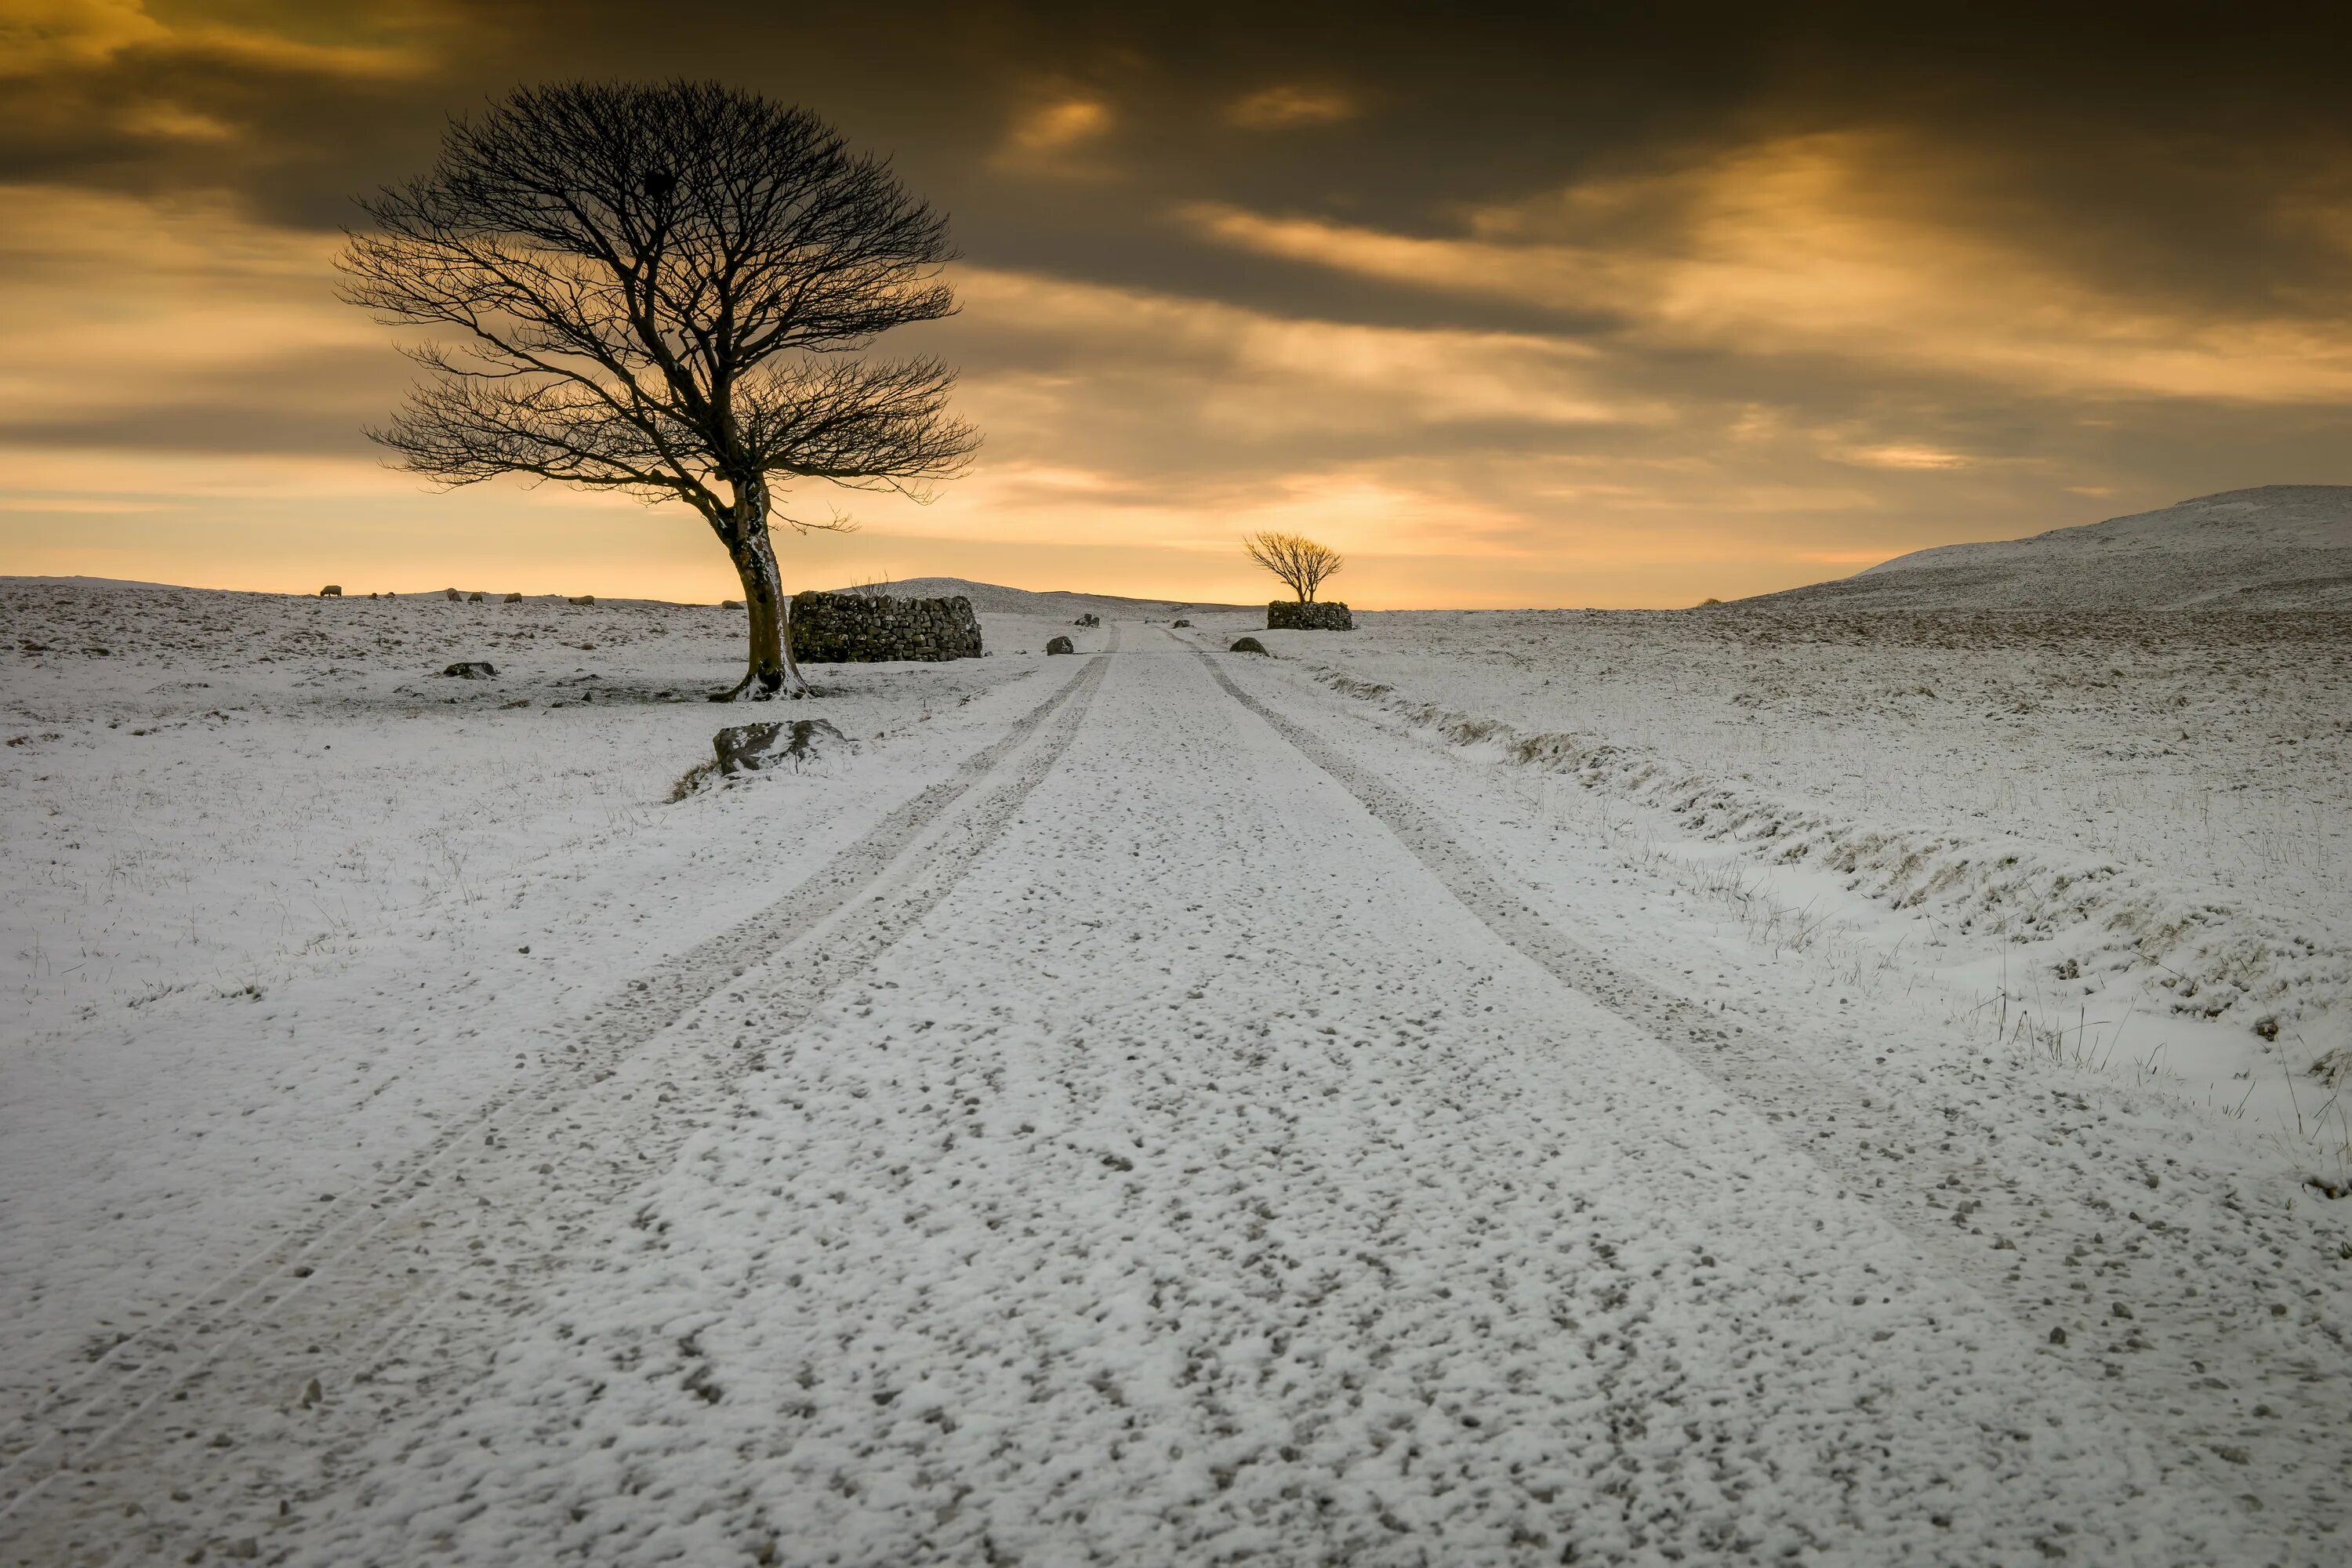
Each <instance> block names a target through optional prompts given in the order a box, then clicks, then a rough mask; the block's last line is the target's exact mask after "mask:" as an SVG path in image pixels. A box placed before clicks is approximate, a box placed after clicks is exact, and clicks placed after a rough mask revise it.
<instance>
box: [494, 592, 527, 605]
mask: <svg viewBox="0 0 2352 1568" xmlns="http://www.w3.org/2000/svg"><path fill="white" fill-rule="evenodd" d="M499 603H500V604H506V605H520V604H521V603H522V595H520V594H509V595H507V596H506V597H505V598H504V599H502V600H500V601H499Z"/></svg>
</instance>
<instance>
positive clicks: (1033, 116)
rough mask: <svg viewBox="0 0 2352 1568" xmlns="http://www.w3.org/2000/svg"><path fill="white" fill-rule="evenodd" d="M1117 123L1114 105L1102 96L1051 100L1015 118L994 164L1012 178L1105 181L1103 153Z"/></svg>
mask: <svg viewBox="0 0 2352 1568" xmlns="http://www.w3.org/2000/svg"><path fill="white" fill-rule="evenodd" d="M1116 122H1117V120H1116V117H1115V116H1114V115H1113V114H1112V112H1111V108H1110V105H1109V104H1108V103H1106V102H1104V101H1103V100H1101V99H1099V98H1097V97H1093V96H1090V95H1086V94H1062V95H1056V96H1054V97H1050V98H1046V99H1044V100H1041V101H1038V102H1034V103H1032V104H1030V105H1028V106H1027V107H1025V108H1024V109H1022V110H1020V111H1019V112H1018V113H1016V114H1015V115H1014V116H1013V121H1012V123H1011V124H1010V125H1009V126H1007V127H1006V129H1005V132H1004V140H1003V142H1002V143H1001V144H1000V145H999V146H998V148H997V150H996V153H995V155H994V156H993V157H992V158H991V159H990V163H991V164H992V166H993V167H995V168H997V169H1000V170H1003V171H1004V172H1006V173H1010V174H1044V175H1050V176H1057V177H1061V178H1072V177H1078V178H1099V177H1101V176H1102V175H1104V174H1108V173H1109V169H1108V165H1107V164H1106V163H1104V162H1103V161H1102V159H1101V157H1100V149H1101V144H1102V142H1104V140H1105V139H1106V138H1107V137H1108V136H1109V134H1110V132H1111V128H1112V127H1113V125H1114V124H1115V123H1116Z"/></svg>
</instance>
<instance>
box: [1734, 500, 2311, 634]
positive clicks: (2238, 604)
mask: <svg viewBox="0 0 2352 1568" xmlns="http://www.w3.org/2000/svg"><path fill="white" fill-rule="evenodd" d="M1748 602H1749V603H1757V604H1774V605H1821V606H1822V607H1833V608H1836V609H1842V610H1863V609H1870V610H1946V611H1949V610H2045V611H2053V612H2060V611H2070V610H2072V611H2084V610H2093V611H2132V612H2147V611H2151V610H2174V609H2214V608H2223V609H2232V610H2315V609H2334V610H2343V609H2352V485H2263V486H2260V487H2257V488H2256V489H2243V490H2225V491H2223V492H2221V494H2219V495H2210V496H2200V497H2198V498H2197V499H2195V500H2185V501H2182V502H2180V503H2179V504H2178V505H2175V506H2168V507H2165V508H2162V509H2161V510H2157V511H2145V512H2138V513H2135V514H2134V515H2132V516H2129V517H2117V518H2110V519H2108V520H2107V521H2105V522H2100V523H2093V524H2091V525H2089V526H2087V527H2083V528H2062V529H2055V530H2053V531H2050V532H2048V533H2040V534H2036V535H2034V536H2033V537H2032V538H2031V539H2012V540H2002V541H1998V542H1991V543H1985V544H1946V545H1940V546H1937V548H1935V549H1933V550H1920V551H1915V552H1912V553H1911V554H1908V555H1902V556H1897V557H1896V558H1895V559H1894V560H1892V561H1885V562H1882V563H1879V564H1878V565H1875V566H1873V567H1870V568H1868V569H1867V570H1865V571H1863V572H1859V573H1856V574H1854V575H1853V576H1851V577H1847V578H1843V579H1842V580H1840V581H1837V582H1833V583H1821V584H1814V585H1813V586H1811V587H1806V588H1797V589H1792V590H1790V591H1789V592H1786V593H1781V594H1772V595H1764V596H1763V597H1762V598H1761V599H1759V600H1753V601H1748Z"/></svg>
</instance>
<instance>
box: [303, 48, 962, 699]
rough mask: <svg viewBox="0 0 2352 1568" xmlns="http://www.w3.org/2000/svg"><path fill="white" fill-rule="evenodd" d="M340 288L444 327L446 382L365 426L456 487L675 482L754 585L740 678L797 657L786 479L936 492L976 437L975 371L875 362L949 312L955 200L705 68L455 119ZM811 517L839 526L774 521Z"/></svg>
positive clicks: (750, 685)
mask: <svg viewBox="0 0 2352 1568" xmlns="http://www.w3.org/2000/svg"><path fill="white" fill-rule="evenodd" d="M360 205H362V207H363V208H365V209H366V211H367V213H368V215H369V216H371V217H373V219H374V220H375V226H374V227H373V229H370V230H366V231H363V232H359V233H354V234H353V235H352V236H351V243H350V245H349V247H347V248H346V249H345V251H344V253H343V256H342V258H341V267H342V269H343V273H344V277H345V286H344V295H345V298H347V299H349V300H352V302H353V303H355V304H359V305H362V306H364V307H366V308H367V309H369V310H373V311H375V312H376V313H377V315H378V316H379V317H380V318H381V319H382V320H383V321H386V322H388V323H392V324H395V325H403V326H415V327H424V328H426V329H428V330H431V331H432V332H433V333H434V335H433V337H432V338H431V339H429V340H428V341H426V342H422V343H418V344H415V345H412V346H409V347H408V348H406V349H405V350H404V352H405V353H408V355H409V357H411V358H412V359H414V360H415V361H416V362H417V363H419V364H421V365H423V366H424V367H425V369H426V370H428V371H430V372H432V373H433V379H432V380H431V381H429V382H427V383H425V384H422V385H419V386H418V387H416V388H415V390H414V391H413V392H412V393H411V394H410V395H409V398H408V401H407V403H406V404H405V405H404V406H403V407H402V408H401V409H400V410H399V412H398V413H397V414H396V415H395V416H394V419H393V421H392V423H391V424H390V425H389V426H385V427H384V428H383V429H380V430H371V431H370V432H369V434H370V435H371V436H372V437H374V438H375V439H376V440H377V441H380V442H382V443H383V445H384V446H386V447H390V448H391V449H392V450H393V451H394V452H396V453H398V454H399V455H400V458H401V459H402V460H403V462H404V464H405V466H406V467H408V468H413V469H415V471H416V472H418V473H421V474H425V475H427V476H429V477H430V478H432V479H436V480H437V481H439V482H441V483H443V484H447V485H467V484H474V483H477V482H478V481H480V480H483V479H493V478H496V477H498V476H499V475H501V474H520V475H524V476H529V477H531V478H533V479H540V480H548V479H557V480H562V481H563V482H564V483H567V484H575V485H584V486H588V487H590V488H593V489H611V490H621V491H625V492H628V493H632V494H635V495H637V496H639V497H642V498H645V499H647V500H683V501H685V502H686V503H687V504H688V505H689V506H691V507H693V508H694V509H695V510H697V511H698V512H699V513H701V514H702V517H703V520H704V521H706V522H708V523H709V525H710V529H711V531H712V532H714V533H716V534H717V535H718V536H719V542H720V543H721V544H723V545H724V546H726V549H727V553H728V557H729V559H730V560H731V561H733V562H734V563H735V570H736V574H737V575H739V576H740V578H741V579H742V583H743V601H744V605H745V607H746V611H747V614H748V616H749V619H750V632H751V651H750V658H749V659H748V661H747V668H745V670H744V673H743V679H741V680H740V682H738V683H737V684H736V686H735V688H734V689H732V690H731V691H727V692H721V693H719V694H717V695H716V697H715V698H714V700H726V699H728V698H763V697H772V696H774V695H775V694H776V693H777V692H778V691H780V690H782V689H783V688H784V686H785V684H786V682H787V681H788V680H789V681H790V683H791V687H792V691H793V695H796V696H797V695H800V694H801V693H803V692H805V691H806V690H807V683H806V682H805V681H804V680H803V679H802V678H801V674H800V668H799V666H798V665H797V664H796V663H795V662H794V661H793V655H792V637H791V624H790V617H791V613H792V610H791V601H790V600H789V599H788V598H786V597H785V595H784V593H783V589H782V580H781V576H780V574H779V573H778V571H777V567H776V555H775V549H774V546H773V543H772V541H771V539H770V537H769V523H770V520H771V517H772V516H781V515H782V514H779V513H776V511H775V493H776V491H777V489H779V488H781V487H782V486H783V485H786V484H788V483H789V482H790V481H792V480H795V479H829V480H832V481H834V482H835V483H836V484H840V485H845V486H850V487H852V488H858V489H894V490H898V491H899V492H901V493H903V494H908V495H911V496H914V497H915V498H916V499H918V500H921V499H926V491H925V489H924V487H925V485H926V484H927V482H928V481H930V480H933V479H942V478H945V477H948V476H950V475H952V474H955V473H957V472H960V471H961V469H962V468H963V466H964V465H965V463H966V461H967V459H968V458H969V457H970V455H971V451H972V449H973V448H974V447H976V446H977V445H978V444H979V438H978V437H977V435H976V434H975V433H974V432H973V430H972V429H971V426H968V425H965V424H962V423H961V422H960V421H957V420H955V419H953V418H951V417H950V416H949V415H948V412H947V399H948V393H949V391H950V388H951V387H952V386H953V385H954V382H955V373H954V372H953V371H951V370H950V369H949V368H948V367H947V366H946V365H944V364H942V363H940V362H939V361H938V360H937V359H934V358H929V357H918V358H912V359H905V360H898V361H895V362H891V361H877V360H873V359H868V358H866V357H863V351H864V350H866V348H867V347H868V346H869V345H871V344H872V342H874V340H875V339H876V338H877V336H879V335H880V334H881V333H883V332H885V331H888V330H889V329H890V328H892V327H897V326H903V325H906V324H907V323H908V322H913V321H935V320H937V319H939V318H940V317H942V316H946V315H949V314H950V313H952V312H953V310H955V297H954V295H953V293H952V292H951V291H950V289H949V287H948V285H947V284H946V283H945V282H943V281H942V280H941V279H940V268H941V267H942V265H943V264H944V263H946V262H947V261H949V260H950V259H951V258H952V257H953V254H954V253H953V252H952V251H951V250H950V247H949V245H948V237H947V223H946V219H945V218H944V217H943V216H940V214H939V213H937V212H935V211H934V210H933V209H932V208H931V207H930V206H929V205H926V204H925V203H923V202H922V201H920V200H919V199H917V198H916V197H915V196H913V195H910V194H909V193H908V191H907V189H906V188H905V187H904V186H903V185H901V184H899V183H898V178H897V177H896V176H895V175H894V174H892V173H891V171H890V169H889V166H888V164H887V163H885V162H883V161H882V160H880V159H877V158H874V157H871V156H868V155H865V154H860V153H853V152H851V151H850V150H849V148H848V147H847V145H846V144H845V142H843V140H842V138H841V137H840V136H839V135H838V134H836V133H835V132H834V131H833V130H832V129H831V128H830V127H829V126H827V125H826V124H825V123H824V121H821V120H819V119H818V118H817V117H816V116H814V115H813V114H811V113H809V112H807V111H806V110H801V109H795V108H791V107H788V106H785V105H782V104H777V103H773V102H771V101H770V100H767V99H764V98H761V97H759V96H757V95H754V94H751V93H745V92H739V91H735V90H732V89H728V88H724V87H720V86H718V85H716V84H713V83H705V82H672V83H667V84H664V85H660V86H635V85H599V84H593V83H583V82H574V83H566V84H562V85H558V86H551V87H541V88H532V89H525V90H522V91H519V92H516V93H514V94H513V95H512V96H510V97H509V98H507V99H506V100H503V101H501V102H499V103H497V104H494V105H492V106H491V107H490V109H489V110H488V111H487V112H485V113H483V114H481V115H480V116H478V117H477V118H475V119H472V120H462V121H455V122H453V123H452V124H451V126H450V128H449V132H448V134H447V136H446V138H445V140H444V142H443V144H442V149H441V156H440V159H439V161H438V162H437V163H435V165H434V166H433V169H432V171H431V172H430V173H428V174H425V175H424V176H423V177H421V178H419V179H415V180H412V181H410V182H409V183H407V184H402V185H395V186H391V187H388V188H386V189H384V190H383V191H382V192H381V193H379V194H378V195H376V196H374V197H373V198H368V199H363V200H362V202H361V204H360ZM782 521H785V522H787V523H789V524H790V525H791V526H793V527H794V528H796V529H800V530H803V531H805V530H808V529H813V528H815V529H823V528H840V527H844V526H846V522H845V520H843V519H841V518H839V517H838V516H835V517H832V518H828V519H825V520H821V521H813V520H811V519H808V518H805V517H793V516H782Z"/></svg>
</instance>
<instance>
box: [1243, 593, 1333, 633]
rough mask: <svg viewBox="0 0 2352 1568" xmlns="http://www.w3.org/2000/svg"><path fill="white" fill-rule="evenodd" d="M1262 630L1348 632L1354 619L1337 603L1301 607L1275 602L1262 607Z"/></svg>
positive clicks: (1289, 600) (1283, 601) (1280, 600)
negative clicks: (1263, 623)
mask: <svg viewBox="0 0 2352 1568" xmlns="http://www.w3.org/2000/svg"><path fill="white" fill-rule="evenodd" d="M1265 629H1266V630H1268V631H1270V632H1352V631H1354V630H1355V629H1356V620H1355V617H1354V616H1350V615H1349V614H1348V606H1347V605H1342V604H1338V603H1325V604H1312V605H1308V604H1301V603H1299V602H1298V601H1297V600H1296V599H1276V601H1275V602H1274V603H1272V604H1270V605H1267V606H1266V607H1265Z"/></svg>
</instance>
